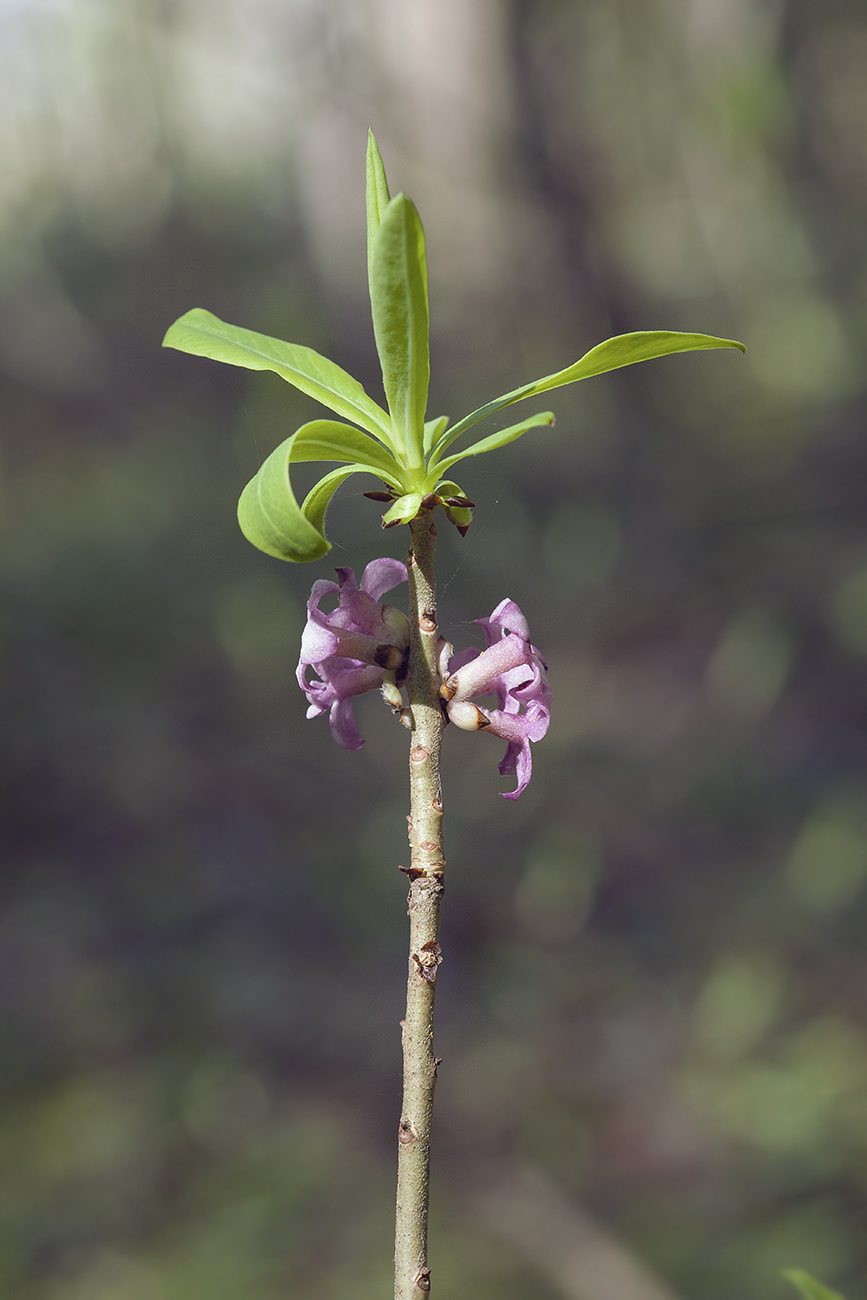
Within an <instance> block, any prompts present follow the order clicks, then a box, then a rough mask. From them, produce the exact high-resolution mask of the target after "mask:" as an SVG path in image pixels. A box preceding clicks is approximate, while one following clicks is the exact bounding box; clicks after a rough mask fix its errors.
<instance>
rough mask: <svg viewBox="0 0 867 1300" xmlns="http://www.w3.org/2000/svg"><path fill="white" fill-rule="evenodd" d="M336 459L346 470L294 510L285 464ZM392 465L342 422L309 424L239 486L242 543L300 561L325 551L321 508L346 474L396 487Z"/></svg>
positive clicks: (376, 447) (322, 484) (372, 444)
mask: <svg viewBox="0 0 867 1300" xmlns="http://www.w3.org/2000/svg"><path fill="white" fill-rule="evenodd" d="M312 460H339V461H350V462H352V464H351V466H350V468H349V469H339V470H333V471H332V472H331V473H330V474H327V475H326V476H325V478H323V479H320V481H319V483H317V485H316V487H315V488H313V490H312V491H311V492H310V493H309V494H308V495H307V497H306V498H305V501H304V505H303V506H302V507H301V508H300V509H299V506H298V502H297V501H296V499H295V493H294V492H293V491H292V484H291V481H290V478H289V466H290V465H291V464H292V463H293V461H294V462H300V461H312ZM395 468H396V467H395V463H394V460H393V459H392V458H391V456H389V455H388V453H387V452H385V451H384V450H383V449H382V447H380V446H379V444H378V443H376V442H374V440H373V439H372V438H368V436H367V435H366V434H364V433H361V432H360V430H358V429H353V428H352V427H351V426H350V425H348V424H337V423H335V422H334V421H332V420H313V421H311V423H310V424H303V425H302V426H301V428H300V429H298V430H297V431H296V432H295V433H293V434H292V436H291V438H287V439H286V440H285V442H281V444H280V446H279V447H277V448H276V449H275V450H274V451H272V453H271V455H270V456H269V457H268V458H267V460H265V461H264V462H263V464H262V465H261V467H260V469H259V472H258V473H257V474H256V475H255V477H254V478H253V479H251V481H250V482H249V483H248V484H247V486H246V487H245V488H244V491H243V492H242V493H241V500H240V501H239V502H238V522H239V524H240V525H241V531H242V532H243V534H244V536H245V537H246V538H247V540H248V541H250V542H252V543H253V545H254V546H258V548H259V550H260V551H265V553H266V554H267V555H274V556H276V557H277V558H278V559H280V560H294V561H296V562H298V563H303V562H305V561H308V560H318V559H320V557H321V556H323V555H325V554H326V553H327V552H328V551H330V550H331V546H330V544H329V542H328V541H327V539H326V537H325V534H324V532H323V529H322V525H323V521H324V518H325V508H326V506H327V505H328V502H329V501H330V500H331V497H332V496H333V494H334V492H335V491H336V490H337V488H338V487H339V486H340V484H341V483H342V482H343V480H344V479H345V478H347V477H348V476H349V475H350V474H354V473H357V472H358V471H359V470H364V471H366V472H367V473H370V474H376V475H377V476H378V477H380V478H384V479H386V481H387V482H391V483H393V484H394V486H395V487H397V488H398V489H399V488H400V486H401V484H400V480H399V479H398V478H396V476H395V473H394V470H395Z"/></svg>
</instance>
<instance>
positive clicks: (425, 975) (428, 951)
mask: <svg viewBox="0 0 867 1300" xmlns="http://www.w3.org/2000/svg"><path fill="white" fill-rule="evenodd" d="M412 959H413V961H414V962H415V964H416V968H417V970H418V973H419V975H421V977H422V979H424V980H427V981H428V983H429V984H434V983H435V982H436V977H437V967H438V966H441V965H442V960H443V950H442V948H441V947H440V946H439V944H438V943H434V942H431V943H425V944H422V946H421V948H420V950H419V951H418V952H414V953H413V954H412Z"/></svg>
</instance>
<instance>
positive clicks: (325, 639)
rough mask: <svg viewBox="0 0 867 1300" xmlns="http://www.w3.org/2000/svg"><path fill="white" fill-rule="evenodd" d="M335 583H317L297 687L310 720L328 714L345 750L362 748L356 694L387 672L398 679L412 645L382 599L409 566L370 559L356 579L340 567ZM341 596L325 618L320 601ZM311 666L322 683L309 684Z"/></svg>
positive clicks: (400, 617) (401, 619)
mask: <svg viewBox="0 0 867 1300" xmlns="http://www.w3.org/2000/svg"><path fill="white" fill-rule="evenodd" d="M336 573H337V581H336V582H330V581H328V580H326V579H320V580H319V581H318V582H314V584H313V590H312V591H311V593H310V599H309V600H308V602H307V625H306V627H305V628H304V633H303V635H302V637H301V657H300V659H299V660H298V671H297V677H298V685H299V686H300V687H301V689H302V691H303V692H304V694H305V695H306V696H307V699H308V700H309V702H310V708H309V709H308V710H307V717H308V718H316V717H318V716H319V715H320V714H321V713H326V712H327V713H328V715H329V716H328V723H329V726H330V727H331V734H332V736H333V737H334V739H335V740H336V741H337V743H338V745H342V746H343V748H344V749H360V748H361V746H362V745H363V744H364V741H363V740H362V738H361V735H360V733H359V730H358V727H357V726H356V724H355V717H354V714H353V712H352V697H353V695H363V694H364V692H365V691H372V690H376V689H377V688H378V687H380V686H381V685H382V683H383V681H384V680H385V676H386V673H389V674H390V675H391V678H392V680H394V676H395V674H399V673H400V671H401V669H402V667H403V663H404V658H405V656H406V652H407V648H408V646H409V622H408V620H407V618H406V615H405V614H402V613H401V612H400V610H398V609H394V608H393V607H392V606H391V605H383V604H380V603H379V602H380V599H381V597H382V596H383V595H384V594H385V592H387V591H391V589H392V587H396V586H397V584H398V583H399V582H406V565H405V564H404V563H403V562H402V561H401V560H393V559H390V558H388V557H385V558H383V559H381V560H372V561H371V562H370V564H368V566H367V568H366V569H365V570H364V573H363V574H362V576H361V584H360V585H359V584H358V583H357V582H356V580H355V573H354V571H353V570H352V569H349V568H344V569H337V570H336ZM332 595H336V596H337V608H336V609H334V610H332V611H331V613H330V614H324V613H323V612H322V610H321V609H320V608H319V603H320V601H321V600H323V599H324V598H325V597H326V596H332ZM308 668H312V669H313V670H314V672H315V673H316V674H317V675H318V676H319V678H320V679H321V680H319V681H316V680H313V681H308V680H307V669H308Z"/></svg>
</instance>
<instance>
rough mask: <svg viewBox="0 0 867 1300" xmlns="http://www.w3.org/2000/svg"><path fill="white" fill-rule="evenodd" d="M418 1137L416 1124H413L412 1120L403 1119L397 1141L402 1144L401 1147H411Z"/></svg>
mask: <svg viewBox="0 0 867 1300" xmlns="http://www.w3.org/2000/svg"><path fill="white" fill-rule="evenodd" d="M417 1137H418V1129H417V1128H416V1126H415V1124H413V1122H412V1120H409V1119H402V1120H401V1121H400V1124H399V1125H398V1130H397V1140H398V1142H400V1144H401V1146H405V1147H407V1146H409V1144H410V1142H414V1141H415V1140H416V1138H417Z"/></svg>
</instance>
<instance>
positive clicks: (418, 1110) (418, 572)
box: [394, 509, 445, 1300]
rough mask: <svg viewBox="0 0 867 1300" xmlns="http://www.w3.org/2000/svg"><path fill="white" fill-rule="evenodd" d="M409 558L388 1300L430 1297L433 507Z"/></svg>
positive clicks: (438, 730)
mask: <svg viewBox="0 0 867 1300" xmlns="http://www.w3.org/2000/svg"><path fill="white" fill-rule="evenodd" d="M410 538H411V542H410V553H409V561H408V566H407V567H408V569H409V591H410V607H409V611H410V612H409V621H410V649H409V671H408V675H407V680H406V689H407V694H408V696H409V705H410V712H411V715H412V737H411V743H410V755H409V776H410V799H411V802H410V817H409V842H410V848H411V852H412V857H411V861H410V866H409V868H408V869H406V873H407V875H408V876H409V880H410V889H409V900H408V902H409V925H410V937H409V970H408V973H407V990H406V1020H405V1021H404V1022H403V1109H402V1112H401V1117H400V1127H399V1130H398V1164H397V1224H396V1231H395V1248H394V1264H395V1277H394V1295H395V1300H420V1297H421V1296H423V1295H424V1294H425V1293H427V1292H428V1291H430V1269H429V1268H428V1266H427V1211H428V1179H429V1175H430V1138H431V1119H432V1116H433V1095H434V1088H435V1086H436V1073H437V1065H438V1061H437V1059H436V1057H435V1056H434V1052H433V1014H434V998H435V995H436V977H437V968H438V966H439V963H440V961H441V960H442V956H441V953H440V948H439V942H438V939H439V918H440V902H441V900H442V896H443V892H444V890H445V885H444V883H443V873H444V870H445V857H444V855H443V837H442V822H443V803H442V791H441V787H440V745H441V742H442V734H443V729H444V727H445V720H444V717H443V713H442V709H441V708H440V702H439V696H438V694H437V690H438V685H439V682H438V677H437V637H438V633H437V615H436V585H435V581H434V546H435V544H436V527H435V525H434V522H433V510H431V509H422V511H421V512H420V514H419V515H418V516H417V518H415V519H414V520H413V521H412V523H411V524H410Z"/></svg>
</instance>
